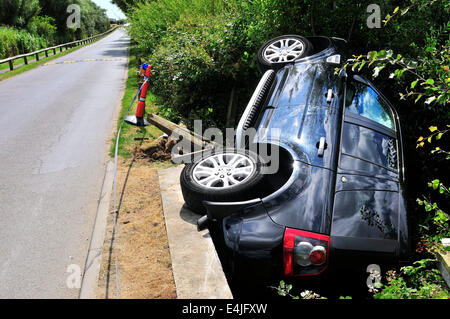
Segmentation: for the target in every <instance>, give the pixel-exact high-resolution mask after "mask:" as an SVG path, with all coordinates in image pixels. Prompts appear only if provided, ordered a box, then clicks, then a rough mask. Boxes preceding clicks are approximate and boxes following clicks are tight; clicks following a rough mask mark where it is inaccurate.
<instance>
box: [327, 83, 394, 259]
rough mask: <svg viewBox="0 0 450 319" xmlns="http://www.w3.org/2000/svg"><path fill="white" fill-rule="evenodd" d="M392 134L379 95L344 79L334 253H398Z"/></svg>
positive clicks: (391, 122) (389, 111)
mask: <svg viewBox="0 0 450 319" xmlns="http://www.w3.org/2000/svg"><path fill="white" fill-rule="evenodd" d="M398 131H399V124H398V121H397V117H396V116H395V115H394V111H393V109H392V108H391V106H390V105H389V103H388V102H387V101H386V100H385V99H384V98H383V97H382V96H381V94H379V93H378V92H377V91H376V90H375V89H374V88H373V87H372V86H371V85H370V84H369V83H368V82H366V81H365V80H364V79H362V78H360V77H357V76H355V77H353V78H351V79H349V80H348V81H347V84H346V92H345V101H344V110H343V119H342V126H341V141H340V152H339V159H338V169H337V180H336V186H335V195H334V205H333V218H332V225H331V236H332V244H333V247H334V249H335V250H336V251H338V252H339V251H341V252H344V251H355V252H358V251H359V252H362V253H367V254H368V256H371V254H372V253H374V252H375V253H386V254H387V255H395V254H396V253H398V236H399V223H400V221H399V203H400V202H401V200H400V180H399V176H400V169H399V168H400V167H402V165H401V163H400V160H401V158H400V157H399V134H398ZM372 255H373V254H372Z"/></svg>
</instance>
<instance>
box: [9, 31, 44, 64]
mask: <svg viewBox="0 0 450 319" xmlns="http://www.w3.org/2000/svg"><path fill="white" fill-rule="evenodd" d="M45 47H47V41H46V39H44V38H42V37H39V36H37V35H33V34H31V33H29V32H27V31H25V30H17V29H14V28H9V27H0V58H6V57H9V56H14V55H18V54H22V53H28V52H32V51H36V50H39V49H42V48H45Z"/></svg>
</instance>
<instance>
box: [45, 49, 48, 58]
mask: <svg viewBox="0 0 450 319" xmlns="http://www.w3.org/2000/svg"><path fill="white" fill-rule="evenodd" d="M45 57H46V58H48V51H47V50H45Z"/></svg>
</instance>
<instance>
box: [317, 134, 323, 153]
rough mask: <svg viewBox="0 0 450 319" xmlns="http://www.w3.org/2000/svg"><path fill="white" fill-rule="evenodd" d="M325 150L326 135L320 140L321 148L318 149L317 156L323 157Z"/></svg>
mask: <svg viewBox="0 0 450 319" xmlns="http://www.w3.org/2000/svg"><path fill="white" fill-rule="evenodd" d="M324 151H325V137H321V138H320V141H319V150H318V151H317V156H319V157H323V153H324Z"/></svg>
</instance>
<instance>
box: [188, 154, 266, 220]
mask: <svg viewBox="0 0 450 319" xmlns="http://www.w3.org/2000/svg"><path fill="white" fill-rule="evenodd" d="M261 168H262V161H261V159H260V158H259V156H258V155H256V154H254V153H253V152H250V151H248V150H235V149H228V150H220V151H214V152H213V153H212V154H210V155H208V156H205V157H202V158H200V159H197V160H196V161H195V162H194V163H192V164H188V165H186V166H185V167H184V169H183V171H182V172H181V176H180V185H181V191H182V193H183V198H184V201H185V203H186V205H187V206H188V207H189V208H191V209H192V210H193V211H194V212H195V213H198V214H205V213H206V209H205V207H204V206H203V201H214V202H231V201H243V200H250V199H254V198H258V197H259V196H260V190H261V189H262V187H261V184H262V183H263V180H264V175H263V174H261Z"/></svg>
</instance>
